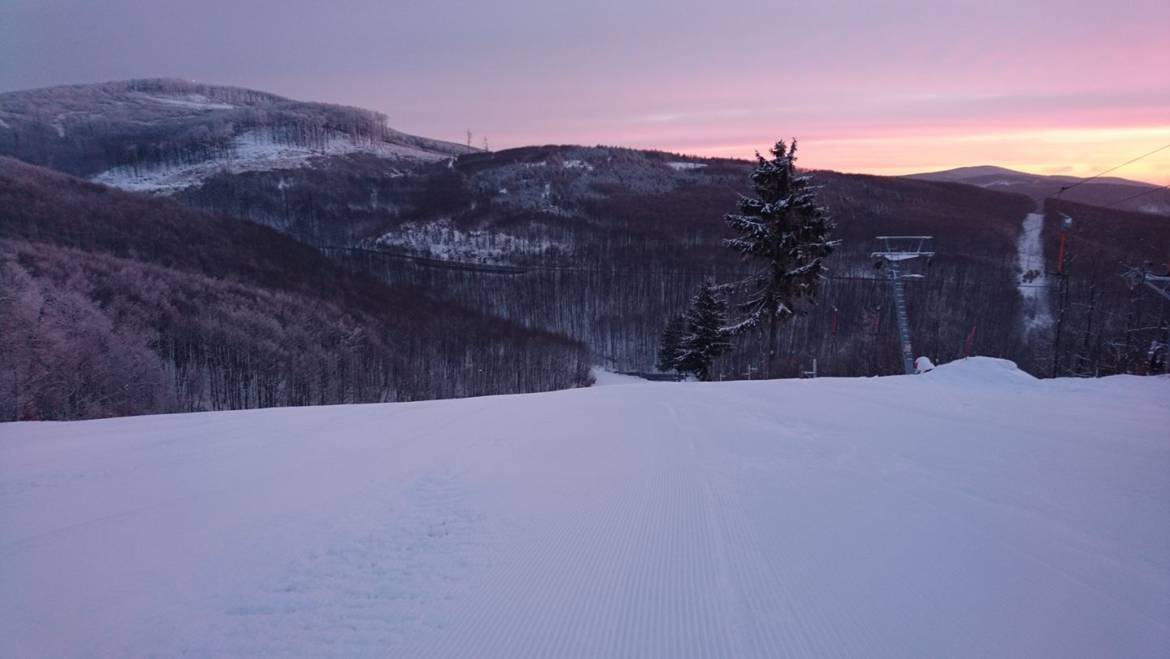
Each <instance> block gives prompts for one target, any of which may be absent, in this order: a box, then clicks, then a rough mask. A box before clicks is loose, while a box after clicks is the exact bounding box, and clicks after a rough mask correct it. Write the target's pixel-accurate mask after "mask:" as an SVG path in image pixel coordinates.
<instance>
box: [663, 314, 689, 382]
mask: <svg viewBox="0 0 1170 659" xmlns="http://www.w3.org/2000/svg"><path fill="white" fill-rule="evenodd" d="M685 331H686V323H685V322H684V321H683V317H682V316H675V317H674V318H671V319H670V322H669V323H667V324H666V329H664V330H662V337H661V338H660V339H659V341H658V370H660V371H663V372H666V371H675V370H678V358H679V351H680V350H681V348H682V338H683V332H685Z"/></svg>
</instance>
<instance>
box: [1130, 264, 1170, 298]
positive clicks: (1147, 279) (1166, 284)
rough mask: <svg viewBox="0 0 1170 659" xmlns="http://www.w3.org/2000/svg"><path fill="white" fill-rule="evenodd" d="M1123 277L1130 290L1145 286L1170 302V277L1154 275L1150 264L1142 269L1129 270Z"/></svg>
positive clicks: (1169, 269)
mask: <svg viewBox="0 0 1170 659" xmlns="http://www.w3.org/2000/svg"><path fill="white" fill-rule="evenodd" d="M1167 271H1168V272H1170V268H1167ZM1121 276H1122V277H1125V279H1126V281H1128V282H1129V286H1130V288H1137V287H1138V286H1139V285H1141V284H1145V285H1146V286H1148V287H1149V288H1150V289H1151V290H1153V291H1154V292H1155V293H1157V294H1158V295H1161V296H1162V297H1164V298H1166V299H1167V300H1170V275H1155V274H1152V273H1151V272H1150V265H1149V264H1148V263H1147V264H1145V265H1143V266H1142V267H1140V268H1128V269H1127V270H1126V271H1125V274H1123V275H1121Z"/></svg>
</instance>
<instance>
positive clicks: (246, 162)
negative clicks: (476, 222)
mask: <svg viewBox="0 0 1170 659" xmlns="http://www.w3.org/2000/svg"><path fill="white" fill-rule="evenodd" d="M353 153H367V154H371V155H375V156H378V157H381V158H388V159H403V160H416V161H425V162H433V161H437V160H441V159H443V158H445V157H446V156H444V155H441V154H436V153H434V152H431V151H426V150H423V149H418V148H415V147H412V146H406V145H403V144H394V143H391V142H370V141H355V140H352V139H350V138H349V137H348V136H346V135H342V134H337V135H334V136H333V137H331V138H330V139H329V140H327V141H326V142H325V143H324V144H323V145H322V146H306V145H301V144H292V143H288V142H278V141H274V140H272V139H270V138H269V137H268V136H266V135H264V134H263V133H261V132H259V131H249V132H247V133H244V134H242V135H239V136H237V137H236V138H235V139H234V140H233V142H232V147H231V149H230V151H229V153H228V154H227V155H226V156H224V157H221V158H211V159H208V160H203V161H199V162H194V163H176V164H167V163H159V164H150V165H145V166H140V167H139V166H124V167H115V168H113V169H109V170H107V171H104V172H102V173H100V174H98V175H97V176H94V177H93V179H92V180H93V181H94V182H97V183H102V184H105V185H110V186H113V187H115V188H121V189H123V190H133V191H138V192H155V193H162V194H170V193H174V192H177V191H179V190H182V189H184V188H189V187H192V186H196V185H199V184H200V183H202V182H203V180H204V179H206V178H208V177H210V176H213V175H215V174H218V173H221V172H226V173H231V174H239V173H241V172H260V171H273V170H280V169H296V168H299V167H306V166H308V165H309V164H311V162H312V159H313V158H318V157H322V156H339V155H348V154H353Z"/></svg>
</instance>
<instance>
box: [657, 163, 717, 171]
mask: <svg viewBox="0 0 1170 659" xmlns="http://www.w3.org/2000/svg"><path fill="white" fill-rule="evenodd" d="M666 164H667V165H668V166H669V167H670V168H671V169H673V170H674V171H676V172H684V171H687V170H690V169H703V168H704V167H706V166H707V163H702V162H685V161H681V160H677V161H674V162H668V163H666Z"/></svg>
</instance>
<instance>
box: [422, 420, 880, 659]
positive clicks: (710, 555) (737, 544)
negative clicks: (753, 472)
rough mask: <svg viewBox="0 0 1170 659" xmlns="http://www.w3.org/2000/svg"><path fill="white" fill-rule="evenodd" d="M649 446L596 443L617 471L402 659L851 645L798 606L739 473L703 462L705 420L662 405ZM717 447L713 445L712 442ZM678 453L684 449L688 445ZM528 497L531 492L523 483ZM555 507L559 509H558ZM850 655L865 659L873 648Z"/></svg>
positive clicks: (580, 496) (794, 650)
mask: <svg viewBox="0 0 1170 659" xmlns="http://www.w3.org/2000/svg"><path fill="white" fill-rule="evenodd" d="M659 409H660V411H661V415H660V416H659V417H658V418H656V419H655V423H652V424H646V425H645V426H644V427H642V428H640V429H638V430H637V431H636V432H635V434H637V435H639V436H641V437H642V438H644V439H645V440H646V441H639V442H637V443H634V442H629V441H613V439H612V438H606V437H604V436H594V437H593V438H591V439H590V441H593V442H612V445H608V446H604V447H595V452H596V453H597V454H600V455H604V456H606V459H607V460H608V461H612V462H611V464H612V465H613V466H614V467H615V469H614V473H612V474H611V476H612V477H611V478H610V479H608V480H607V481H606V482H605V483H603V484H600V485H598V486H597V487H588V486H586V487H582V489H580V490H573V491H569V492H567V493H564V494H563V495H564V496H566V498H571V499H574V500H575V501H576V503H577V504H578V505H576V506H573V508H574V510H573V511H572V512H571V513H569V514H566V515H565V516H563V517H561V518H560V519H556V520H554V521H552V522H551V523H547V522H544V521H542V523H540V524H536V525H534V532H533V533H532V534H531V536H530V537H528V538H526V539H525V541H523V542H518V543H515V545H514V546H517V547H519V548H520V550H519V551H518V552H516V553H515V554H514V555H510V556H500V557H499V559H498V564H497V565H496V566H495V567H494V569H492V570H489V571H488V573H487V574H486V575H484V577H483V580H482V582H479V583H477V584H473V589H474V590H475V591H477V592H478V594H479V596H478V597H477V596H476V595H475V594H472V595H471V596H470V597H469V598H468V599H467V600H466V601H464V602H461V603H460V604H459V606H458V608H457V609H456V610H454V611H452V617H453V619H456V620H459V621H460V622H459V623H458V624H456V625H454V626H453V627H451V628H450V629H446V630H442V633H440V634H434V635H431V636H430V637H421V638H420V639H419V643H418V644H417V645H415V646H414V647H413V648H412V651H411V652H407V653H406V654H408V655H411V656H444V657H472V656H475V657H515V658H517V659H522V658H526V657H647V656H658V657H680V658H681V657H721V656H726V657H747V656H759V657H765V656H768V657H777V656H826V657H831V656H836V655H838V654H840V650H841V647H839V644H838V645H834V646H833V647H828V646H825V645H823V644H818V643H817V642H816V639H823V638H826V637H828V638H836V639H841V638H843V634H842V633H841V630H838V629H835V628H834V626H833V623H832V622H831V621H829V620H828V619H827V618H825V617H823V616H820V617H818V616H817V615H816V614H815V613H811V614H810V613H809V612H808V611H804V610H802V609H801V606H800V604H799V602H797V601H795V600H794V599H792V597H791V596H792V595H793V592H794V591H793V590H792V589H790V588H785V586H784V584H783V583H782V581H781V579H780V578H779V576H778V575H777V574H776V573H775V571H774V570H773V568H772V566H771V564H770V563H769V560H768V557H767V556H766V554H765V552H764V550H763V548H762V546H761V544H760V541H759V539H758V538H757V537H755V534H754V532H753V530H752V524H751V522H750V521H749V519H748V517H747V516H746V515H745V514H744V510H743V509H744V506H743V503H742V500H741V495H740V492H741V490H740V488H739V487H738V486H737V485H736V476H737V475H736V474H735V473H730V472H725V471H721V470H720V468H719V467H718V466H716V464H715V463H714V462H710V461H707V460H705V459H704V455H705V454H708V453H709V451H706V450H704V449H705V447H704V446H696V445H695V444H694V439H693V436H694V433H693V432H688V431H687V429H688V428H690V427H693V426H695V425H697V424H700V423H702V422H703V420H702V419H701V418H699V416H698V414H697V413H695V412H694V411H692V410H689V409H686V408H680V406H678V405H674V404H666V403H664V404H661V405H660V407H659ZM711 439H712V441H715V442H718V441H719V439H718V435H717V434H716V435H715V436H714V437H712V438H711ZM680 444H682V445H680ZM520 486H521V487H524V486H523V485H520ZM554 508H556V509H558V510H562V511H563V510H564V509H565V507H564V506H563V505H556V506H554ZM844 647H845V648H848V649H849V650H850V652H851V654H853V655H855V656H856V655H861V654H864V652H865V647H863V646H860V645H856V646H852V647H850V646H849V645H848V644H846V645H845V646H844Z"/></svg>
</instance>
